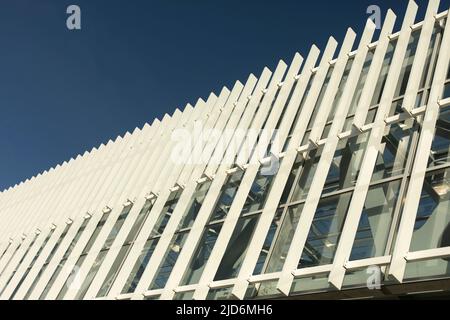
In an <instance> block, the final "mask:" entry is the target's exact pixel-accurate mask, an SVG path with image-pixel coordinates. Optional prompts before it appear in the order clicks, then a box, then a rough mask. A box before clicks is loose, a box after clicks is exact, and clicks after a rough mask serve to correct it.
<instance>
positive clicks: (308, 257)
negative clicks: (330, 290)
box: [298, 192, 352, 268]
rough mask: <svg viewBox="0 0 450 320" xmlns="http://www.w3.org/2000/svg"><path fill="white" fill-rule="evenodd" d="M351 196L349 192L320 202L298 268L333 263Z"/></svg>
mask: <svg viewBox="0 0 450 320" xmlns="http://www.w3.org/2000/svg"><path fill="white" fill-rule="evenodd" d="M351 196H352V193H351V192H349V193H344V194H341V195H338V196H333V197H328V198H323V199H321V200H320V202H319V205H318V207H317V209H316V213H315V215H314V219H313V221H312V224H311V229H310V230H309V233H308V238H307V240H306V243H305V247H304V249H303V253H302V256H301V258H300V261H299V265H298V268H307V267H315V266H319V265H326V264H331V263H332V262H333V259H334V254H335V251H336V247H337V244H338V241H339V237H340V235H341V231H342V227H343V225H344V221H345V217H346V215H347V210H348V206H349V204H350V199H351Z"/></svg>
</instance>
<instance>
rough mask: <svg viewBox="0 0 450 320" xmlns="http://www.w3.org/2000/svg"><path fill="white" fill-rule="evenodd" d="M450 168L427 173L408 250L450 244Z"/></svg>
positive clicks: (412, 250) (440, 246)
mask: <svg viewBox="0 0 450 320" xmlns="http://www.w3.org/2000/svg"><path fill="white" fill-rule="evenodd" d="M449 175H450V169H445V170H438V171H433V172H430V173H428V174H427V175H426V176H425V180H424V183H423V187H422V193H421V196H420V202H419V207H418V210H417V216H416V222H415V225H414V233H413V236H412V241H411V246H410V251H411V252H414V251H419V250H426V249H434V248H442V247H447V246H450V224H449V223H450V215H449V212H450V201H449V200H450V192H449V190H450V186H449V181H450V177H449Z"/></svg>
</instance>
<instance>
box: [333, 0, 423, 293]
mask: <svg viewBox="0 0 450 320" xmlns="http://www.w3.org/2000/svg"><path fill="white" fill-rule="evenodd" d="M417 9H418V7H417V5H416V4H415V3H414V2H410V3H409V6H408V9H407V12H406V15H405V19H404V21H403V26H402V29H401V32H400V36H399V38H398V40H397V45H396V49H395V52H394V56H393V59H392V62H391V67H390V70H389V74H388V77H387V79H386V85H385V89H384V91H383V95H382V98H381V101H380V104H379V107H378V111H377V116H376V119H375V123H374V126H373V127H372V131H371V133H370V137H369V140H368V142H367V148H366V150H367V151H366V152H365V154H364V158H363V161H362V164H361V172H365V173H366V174H361V175H359V176H358V180H357V182H356V186H355V190H354V192H353V197H352V200H351V203H350V206H349V209H348V214H347V217H346V221H345V224H344V227H343V230H342V234H341V238H340V241H339V244H338V248H337V250H336V254H335V258H334V264H333V269H332V270H331V273H330V276H329V281H330V283H331V284H332V285H333V286H335V287H336V288H338V289H340V288H341V286H342V283H343V281H344V276H345V272H346V269H345V267H344V266H345V264H346V262H347V261H348V259H349V258H350V254H351V250H352V247H353V242H354V239H355V236H356V232H357V230H358V225H359V220H360V218H361V214H362V210H363V207H364V203H365V200H366V196H367V193H368V190H369V184H370V181H371V178H372V174H371V173H372V172H373V169H374V167H375V163H376V160H377V156H378V150H379V148H378V146H379V145H380V143H381V140H382V138H383V135H384V131H385V127H386V123H385V121H384V120H385V118H386V117H387V116H388V114H389V111H390V108H391V104H392V99H393V98H394V95H395V89H396V86H397V83H398V81H399V77H400V72H401V69H402V62H403V60H404V58H405V54H406V50H407V47H408V41H409V39H410V36H411V26H412V25H413V24H414V20H415V17H416V13H417ZM386 22H387V20H386ZM390 23H391V24H392V25H393V23H394V19H392V21H391V22H390ZM381 42H385V43H387V42H388V40H386V38H385V39H380V43H381ZM424 45H426V48H424V47H423V45H422V48H421V49H422V50H425V51H426V49H427V48H428V43H426V44H424ZM414 63H415V62H414ZM413 69H414V68H413ZM416 69H417V68H416ZM416 78H418V79H419V80H417V82H418V81H420V76H419V77H416ZM410 82H412V81H410ZM368 83H369V82H368ZM375 83H376V82H375ZM408 86H409V85H408ZM416 94H417V92H416ZM370 98H371V97H370ZM370 98H369V100H367V101H370ZM414 102H415V97H414Z"/></svg>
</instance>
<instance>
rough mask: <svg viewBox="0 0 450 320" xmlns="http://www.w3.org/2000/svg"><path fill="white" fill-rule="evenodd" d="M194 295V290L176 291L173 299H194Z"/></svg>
mask: <svg viewBox="0 0 450 320" xmlns="http://www.w3.org/2000/svg"><path fill="white" fill-rule="evenodd" d="M193 297H194V291H188V292H177V293H175V295H174V297H173V300H192V298H193Z"/></svg>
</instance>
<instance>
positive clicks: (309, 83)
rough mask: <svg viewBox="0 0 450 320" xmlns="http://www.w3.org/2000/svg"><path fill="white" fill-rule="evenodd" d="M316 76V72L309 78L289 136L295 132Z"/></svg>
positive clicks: (286, 144)
mask: <svg viewBox="0 0 450 320" xmlns="http://www.w3.org/2000/svg"><path fill="white" fill-rule="evenodd" d="M315 76H316V74H315V73H314V74H313V75H312V76H311V77H310V78H309V82H308V85H307V86H306V89H305V93H304V95H303V97H302V101H301V102H300V105H299V107H298V109H297V113H296V114H295V119H294V121H293V122H292V125H291V128H290V129H289V136H291V135H292V134H293V133H294V130H295V127H296V126H297V121H298V117H299V116H300V113H301V111H302V109H303V105H304V104H305V102H306V99H307V98H308V95H309V92H310V90H311V86H312V84H313V82H314V79H315ZM287 146H288V141H286V143H285V146H284V148H285V149H287Z"/></svg>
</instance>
